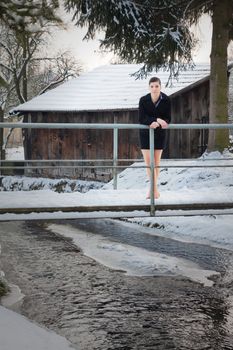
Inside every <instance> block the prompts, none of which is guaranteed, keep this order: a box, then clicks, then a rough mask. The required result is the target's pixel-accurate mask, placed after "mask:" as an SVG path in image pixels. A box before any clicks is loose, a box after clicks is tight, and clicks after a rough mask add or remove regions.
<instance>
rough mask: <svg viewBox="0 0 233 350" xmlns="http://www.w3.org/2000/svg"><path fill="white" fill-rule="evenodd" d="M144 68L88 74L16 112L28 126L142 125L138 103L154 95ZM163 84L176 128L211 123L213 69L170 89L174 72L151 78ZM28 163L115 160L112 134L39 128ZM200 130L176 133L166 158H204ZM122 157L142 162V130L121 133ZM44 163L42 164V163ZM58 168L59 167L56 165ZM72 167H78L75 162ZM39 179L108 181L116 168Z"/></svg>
mask: <svg viewBox="0 0 233 350" xmlns="http://www.w3.org/2000/svg"><path fill="white" fill-rule="evenodd" d="M139 68H140V67H139V66H138V65H127V64H117V65H109V66H102V67H98V68H96V69H94V70H93V71H90V72H87V73H84V74H83V75H81V76H80V77H78V78H76V79H73V80H70V81H68V82H66V83H64V84H63V85H60V86H59V87H57V88H55V89H53V90H51V91H48V92H46V93H44V94H43V95H40V96H37V97H35V98H33V99H32V100H30V101H28V102H26V103H24V104H22V105H19V106H18V107H16V108H15V109H14V113H20V114H23V115H24V120H25V121H26V122H43V123H138V101H139V98H140V97H141V96H142V95H145V94H146V93H148V80H149V78H150V76H149V77H147V79H144V80H135V77H134V76H132V74H133V73H135V72H136V71H137V70H138V69H139ZM152 75H153V76H158V77H159V78H160V79H161V81H162V84H163V86H162V91H163V92H165V93H166V94H167V95H169V96H170V98H171V101H172V123H202V122H207V121H208V109H209V66H208V65H197V66H196V67H195V68H194V69H193V70H186V71H184V72H181V74H180V76H179V79H178V80H177V81H176V80H175V81H173V84H172V86H168V87H165V84H166V83H167V81H168V72H166V71H162V70H161V71H158V72H156V73H153V74H151V76H152ZM24 133H25V135H24V136H25V137H24V149H25V159H37V160H38V162H39V161H40V160H44V159H49V160H55V159H69V160H74V159H111V158H112V143H113V132H112V130H94V129H90V130H87V129H80V130H70V129H59V130H53V129H49V130H48V129H34V130H24ZM207 136H208V135H206V134H204V133H202V132H200V131H199V130H194V131H192V132H189V131H180V130H170V131H169V140H168V147H167V150H166V151H165V152H164V156H165V157H166V158H185V157H196V156H198V155H200V154H201V153H202V152H203V151H204V149H205V147H206V142H207ZM118 152H119V158H120V159H136V158H141V152H140V148H139V138H138V131H137V130H121V131H120V132H119V149H118ZM38 164H39V163H38ZM54 164H55V163H54ZM71 164H72V163H71ZM31 174H33V175H40V176H41V175H43V176H50V177H64V176H68V177H78V178H85V179H87V178H88V179H93V180H94V179H95V180H104V181H107V180H109V179H110V178H111V170H110V169H103V168H102V169H90V168H88V169H83V168H80V167H78V168H76V169H64V168H63V169H59V170H57V169H56V168H53V169H45V170H40V169H38V170H37V171H36V174H35V170H34V171H33V172H31Z"/></svg>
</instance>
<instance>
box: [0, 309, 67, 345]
mask: <svg viewBox="0 0 233 350" xmlns="http://www.w3.org/2000/svg"><path fill="white" fill-rule="evenodd" d="M0 348H1V350H16V349H17V350H72V349H74V348H72V347H71V344H70V343H69V342H68V341H67V340H66V339H65V338H64V337H61V336H60V335H57V334H56V333H54V332H51V331H49V330H47V329H45V328H42V327H39V326H38V325H36V324H35V323H33V322H30V321H29V320H28V319H26V318H25V317H23V316H21V315H18V314H17V313H15V312H13V311H11V310H8V309H6V308H4V307H2V306H0Z"/></svg>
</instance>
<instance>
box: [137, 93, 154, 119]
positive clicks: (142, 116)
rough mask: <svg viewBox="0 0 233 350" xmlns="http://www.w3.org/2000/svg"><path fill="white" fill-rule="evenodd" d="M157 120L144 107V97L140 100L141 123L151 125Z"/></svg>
mask: <svg viewBox="0 0 233 350" xmlns="http://www.w3.org/2000/svg"><path fill="white" fill-rule="evenodd" d="M155 121H156V118H155V117H151V116H149V115H148V114H147V113H146V111H145V108H144V103H143V100H142V98H140V100H139V123H140V124H144V125H151V124H152V123H153V122H155Z"/></svg>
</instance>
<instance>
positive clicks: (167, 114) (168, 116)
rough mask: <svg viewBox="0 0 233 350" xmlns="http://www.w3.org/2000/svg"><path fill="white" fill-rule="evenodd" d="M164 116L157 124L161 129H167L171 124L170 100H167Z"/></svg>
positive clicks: (158, 119)
mask: <svg viewBox="0 0 233 350" xmlns="http://www.w3.org/2000/svg"><path fill="white" fill-rule="evenodd" d="M163 114H164V117H163V118H157V122H158V123H159V124H160V125H161V128H167V127H168V124H169V123H170V122H171V102H170V100H169V99H167V100H166V104H165V106H164V113H163Z"/></svg>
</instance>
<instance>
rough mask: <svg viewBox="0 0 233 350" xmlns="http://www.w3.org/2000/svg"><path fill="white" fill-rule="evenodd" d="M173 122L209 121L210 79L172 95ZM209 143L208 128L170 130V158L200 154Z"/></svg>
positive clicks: (190, 156)
mask: <svg viewBox="0 0 233 350" xmlns="http://www.w3.org/2000/svg"><path fill="white" fill-rule="evenodd" d="M171 102H172V123H174V124H178V123H180V124H183V123H184V124H186V123H188V124H192V123H195V124H199V123H208V121H209V81H208V80H206V81H204V82H203V83H202V84H199V85H198V86H196V87H193V88H192V89H186V90H184V91H183V93H179V94H178V93H177V94H174V95H172V96H171ZM207 143H208V130H169V158H193V157H197V156H200V155H201V154H202V153H203V152H204V150H205V149H206V146H207Z"/></svg>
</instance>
